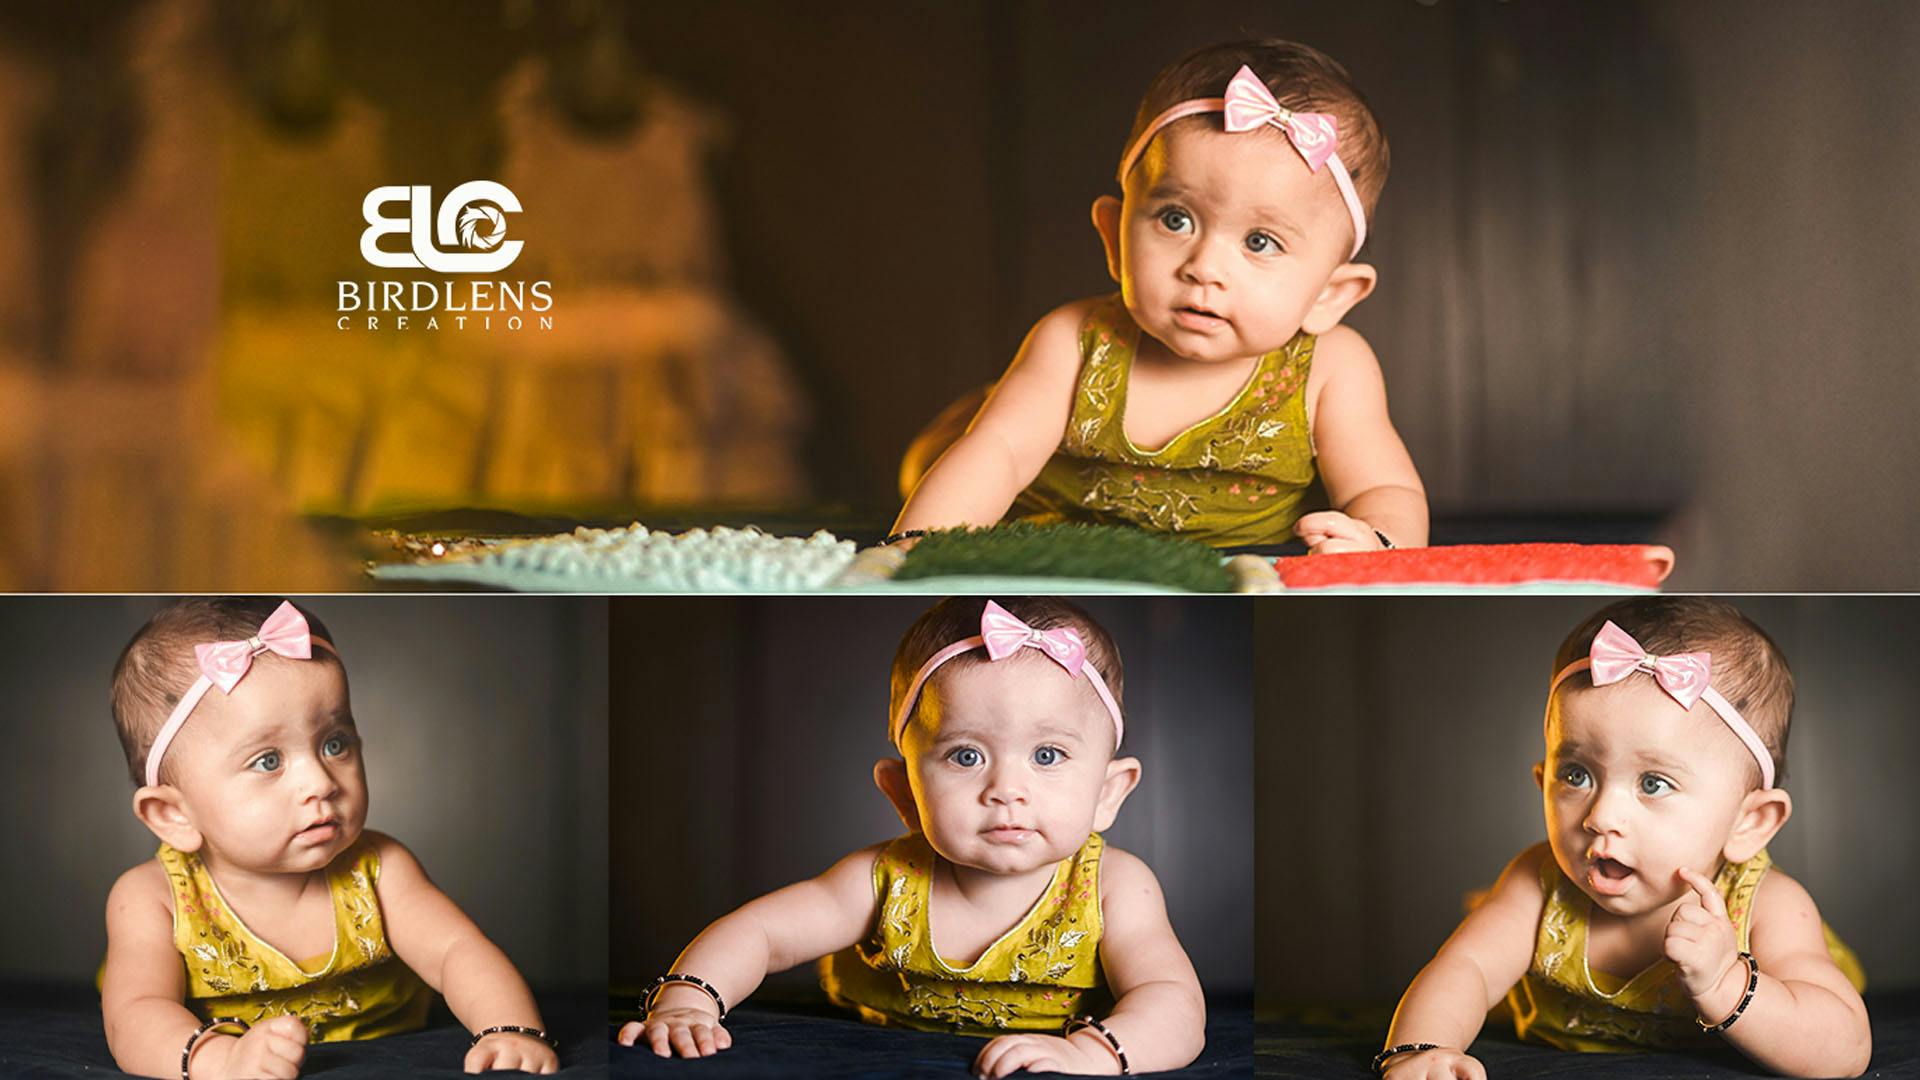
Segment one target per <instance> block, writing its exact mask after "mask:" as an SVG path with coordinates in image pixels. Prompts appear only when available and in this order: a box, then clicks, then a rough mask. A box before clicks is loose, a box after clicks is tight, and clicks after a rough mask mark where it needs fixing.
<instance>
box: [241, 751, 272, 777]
mask: <svg viewBox="0 0 1920 1080" xmlns="http://www.w3.org/2000/svg"><path fill="white" fill-rule="evenodd" d="M247 768H249V769H252V770H253V771H254V772H279V771H280V751H278V750H269V751H267V752H266V753H264V754H261V755H260V756H259V757H257V758H254V759H253V760H252V761H250V762H248V763H247Z"/></svg>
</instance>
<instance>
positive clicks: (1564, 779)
mask: <svg viewBox="0 0 1920 1080" xmlns="http://www.w3.org/2000/svg"><path fill="white" fill-rule="evenodd" d="M1559 779H1560V782H1561V783H1563V784H1565V785H1567V786H1568V787H1585V786H1587V780H1588V779H1589V777H1588V776H1587V770H1586V767H1585V766H1582V765H1562V766H1560V776H1559Z"/></svg>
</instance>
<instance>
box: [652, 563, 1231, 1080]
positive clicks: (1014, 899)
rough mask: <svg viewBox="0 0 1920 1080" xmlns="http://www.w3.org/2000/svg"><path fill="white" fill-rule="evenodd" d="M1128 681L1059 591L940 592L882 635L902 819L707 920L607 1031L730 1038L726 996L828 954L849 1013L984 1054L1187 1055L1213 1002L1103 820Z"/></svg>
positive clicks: (717, 1042)
mask: <svg viewBox="0 0 1920 1080" xmlns="http://www.w3.org/2000/svg"><path fill="white" fill-rule="evenodd" d="M1121 681H1122V669H1121V664H1120V653H1119V650H1118V649H1117V648H1116V647H1115V646H1114V643H1113V641H1112V639H1111V638H1109V637H1108V636H1107V633H1106V631H1104V630H1103V629H1101V627H1100V626H1099V625H1098V624H1097V623H1095V622H1094V621H1093V620H1092V619H1091V618H1089V617H1088V616H1087V615H1086V613H1085V612H1083V611H1081V610H1080V609H1078V608H1076V607H1073V606H1072V605H1069V604H1066V603H1062V602H1060V601H1056V600H1050V599H1044V598H1029V599H1019V600H1009V601H1007V606H1006V607H1001V606H1000V605H999V604H996V603H994V602H992V601H986V602H984V604H983V602H982V601H980V600H978V599H973V600H964V599H953V600H947V601H943V602H941V603H940V604H938V605H936V606H935V607H934V608H933V609H932V610H930V611H928V612H927V613H926V614H925V615H923V616H921V617H920V619H919V621H918V622H916V623H915V624H914V625H913V627H912V628H911V629H910V630H908V631H907V635H906V637H905V638H904V639H903V640H902V641H901V643H900V648H899V651H898V652H897V653H896V654H895V656H894V662H893V689H892V695H891V709H890V714H889V727H888V734H889V736H890V737H891V738H892V740H893V744H894V746H895V747H896V748H897V749H898V750H899V752H900V757H898V758H887V759H883V760H882V761H880V762H879V764H878V765H876V766H875V768H874V780H875V782H876V783H877V784H878V785H879V787H880V790H881V791H882V792H883V793H884V794H885V795H886V797H887V799H888V800H889V801H890V802H892V804H893V806H894V809H895V810H897V811H898V812H899V814H900V817H901V820H902V821H904V822H905V824H906V826H907V828H908V830H909V832H908V834H907V835H905V836H903V837H900V838H898V839H895V840H890V841H886V842H884V843H879V844H874V845H872V846H870V847H865V848H862V849H860V850H859V851H856V852H854V853H853V854H851V855H848V856H847V857H845V858H843V859H841V860H840V861H839V862H838V863H835V864H834V865H833V867H832V868H830V869H829V870H827V872H826V873H824V874H822V875H820V876H819V877H817V878H814V879H813V880H811V881H803V882H800V883H799V884H797V885H789V886H787V887H786V888H784V889H781V890H779V891H777V892H773V893H769V894H768V895H766V896H763V897H761V898H759V899H757V900H754V901H753V902H751V903H749V904H747V905H746V906H744V907H742V908H740V909H739V910H738V911H735V912H733V913H732V914H730V915H727V916H726V917H724V918H722V919H720V920H719V921H718V922H715V923H714V924H713V925H711V926H709V927H707V928H706V930H704V931H702V932H701V934H700V936H699V937H697V938H695V939H694V941H693V944H691V945H689V946H687V948H686V950H685V951H684V952H682V953H681V954H680V957H679V959H678V960H676V961H675V962H674V965H673V970H672V973H671V974H668V975H664V976H661V978H660V979H658V980H656V982H655V990H654V992H653V993H651V994H650V995H649V999H648V1001H647V1002H646V1005H647V1007H648V1009H649V1011H648V1013H647V1017H646V1019H645V1020H644V1021H641V1022H637V1023H630V1024H627V1025H626V1026H624V1027H622V1028H621V1029H620V1032H619V1036H618V1038H619V1041H620V1042H621V1043H622V1044H624V1045H627V1046H631V1045H633V1044H634V1043H635V1042H636V1041H638V1040H645V1041H646V1043H647V1044H648V1045H650V1046H651V1047H652V1048H653V1051H654V1052H655V1053H656V1054H660V1055H662V1056H671V1055H673V1054H679V1055H681V1056H684V1057H704V1056H706V1055H709V1054H712V1053H715V1052H716V1051H719V1050H724V1049H726V1048H727V1047H728V1046H730V1045H732V1042H733V1036H732V1034H731V1033H729V1032H728V1031H727V1029H726V1028H724V1027H722V1026H721V1021H722V1020H723V1019H725V1017H726V1012H727V1007H728V1004H729V1003H732V1002H737V1001H739V1000H741V999H742V998H744V997H745V996H746V995H748V994H750V993H752V992H753V990H754V988H755V987H757V986H759V985H760V981H761V980H762V979H763V978H764V977H765V976H766V975H767V973H768V972H772V971H779V970H781V969H784V968H789V967H793V966H794V965H796V964H801V963H804V962H806V961H809V960H813V959H815V958H817V957H825V959H824V960H823V961H822V962H821V965H820V973H821V982H822V985H823V986H824V987H825V988H826V990H827V992H828V994H829V995H830V996H831V997H832V998H833V999H834V1000H835V1001H836V1002H838V1003H839V1004H841V1005H843V1006H846V1007H848V1008H850V1009H853V1010H854V1011H856V1012H857V1013H858V1014H859V1015H860V1016H861V1018H862V1019H865V1020H867V1021H869V1022H872V1023H876V1024H894V1025H900V1026H905V1027H911V1028H919V1029H924V1030H929V1031H948V1032H958V1033H963V1034H975V1035H987V1036H993V1038H992V1039H991V1041H989V1042H988V1043H987V1044H986V1046H985V1047H983V1048H982V1049H981V1051H980V1053H979V1055H978V1056H977V1057H975V1059H974V1062H973V1070H974V1072H975V1073H976V1074H977V1075H980V1076H989V1077H991V1076H1005V1075H1007V1074H1008V1073H1012V1072H1015V1071H1018V1070H1021V1069H1027V1070H1031V1071H1034V1072H1043V1071H1045V1072H1065V1073H1119V1072H1123V1071H1127V1070H1129V1069H1130V1070H1131V1071H1133V1072H1152V1071H1156V1070H1160V1069H1174V1068H1179V1067H1181V1066H1183V1065H1185V1064H1187V1063H1188V1062H1190V1061H1192V1060H1193V1059H1194V1058H1195V1057H1196V1056H1198V1055H1199V1053H1200V1048H1201V1045H1202V1043H1203V1030H1204V1027H1205V1010H1206V1007H1205V1004H1204V1002H1203V1001H1202V998H1201V994H1200V985H1199V980H1198V979H1197V978H1196V977H1195V975H1194V971H1193V965H1192V963H1191V962H1190V961H1189V960H1188V959H1187V955H1186V952H1185V951H1184V950H1183V949H1182V948H1181V946H1180V942H1179V940H1178V939H1177V938H1176V937H1175V936H1174V933H1173V927H1172V926H1171V925H1170V924H1169V923H1168V920H1167V912H1166V905H1165V902H1164V900H1163V899H1162V896H1161V892H1160V886H1159V883H1158V882H1157V881H1156V880H1155V879H1154V876H1153V872H1152V871H1151V870H1149V869H1148V868H1147V866H1146V864H1144V863H1142V862H1141V861H1140V860H1139V859H1137V858H1135V857H1134V856H1132V855H1129V854H1127V853H1126V852H1124V851H1121V850H1119V849H1118V848H1110V847H1107V846H1106V845H1105V844H1104V843H1103V842H1102V840H1101V837H1100V832H1099V830H1101V829H1105V828H1108V827H1109V826H1111V825H1112V824H1113V820H1114V817H1115V815H1117V814H1118V813H1119V812H1120V804H1121V803H1123V802H1125V801H1126V798H1127V795H1128V794H1129V793H1130V792H1131V791H1132V790H1133V788H1134V785H1135V784H1137V783H1138V782H1139V780H1140V762H1139V761H1138V760H1136V759H1134V758H1126V757H1116V756H1115V754H1116V752H1117V749H1118V747H1119V745H1120V741H1121V737H1122V735H1123V733H1124V717H1125V712H1124V710H1123V708H1122V705H1121V702H1122V696H1121V695H1122V685H1121ZM1109 995H1110V996H1109ZM1109 1001H1111V1007H1110V1008H1108V1009H1107V1010H1106V1012H1105V1016H1104V1018H1096V1017H1095V1016H1093V1015H1090V1014H1091V1013H1092V1012H1093V1008H1094V1003H1095V1002H1099V1003H1101V1004H1102V1005H1104V1004H1106V1003H1108V1002H1109ZM1083 1014H1089V1015H1083Z"/></svg>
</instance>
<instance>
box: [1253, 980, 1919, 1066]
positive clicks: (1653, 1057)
mask: <svg viewBox="0 0 1920 1080" xmlns="http://www.w3.org/2000/svg"><path fill="white" fill-rule="evenodd" d="M1867 1013H1868V1015H1869V1016H1870V1017H1872V1019H1873V1063H1872V1064H1871V1065H1870V1066H1869V1067H1868V1069H1867V1073H1866V1075H1867V1076H1869V1077H1906V1078H1915V1080H1920V992H1907V993H1901V994H1869V995H1867ZM1390 1017H1391V1014H1390V1013H1389V1012H1387V1011H1386V1010H1360V1009H1347V1010H1335V1009H1317V1010H1307V1009H1290V1010H1287V1011H1286V1013H1285V1014H1284V1015H1281V1016H1276V1017H1268V1018H1263V1019H1262V1020H1261V1021H1260V1023H1259V1025H1258V1029H1259V1030H1258V1037H1257V1039H1256V1042H1255V1057H1254V1074H1255V1075H1256V1076H1260V1077H1288V1078H1294V1077H1298V1078H1301V1080H1365V1078H1367V1077H1370V1076H1372V1075H1373V1074H1372V1073H1370V1072H1368V1071H1367V1064H1368V1062H1370V1061H1371V1060H1372V1059H1373V1055H1374V1054H1376V1053H1378V1052H1379V1051H1380V1040H1381V1038H1382V1037H1383V1036H1384V1035H1385V1034H1386V1030H1387V1022H1388V1020H1389V1019H1390ZM1472 1052H1473V1056H1474V1057H1477V1058H1479V1059H1480V1062H1481V1064H1483V1065H1485V1066H1486V1067H1487V1076H1488V1077H1489V1080H1510V1078H1511V1080H1530V1078H1535V1077H1550V1078H1552V1080H1732V1078H1736V1077H1737V1078H1740V1080H1752V1078H1754V1077H1763V1076H1769V1075H1771V1074H1770V1073H1767V1072H1764V1071H1762V1070H1761V1069H1760V1068H1759V1067H1758V1066H1756V1065H1754V1064H1753V1063H1752V1062H1749V1061H1747V1060H1746V1059H1745V1058H1743V1057H1741V1056H1740V1055H1738V1054H1735V1053H1731V1052H1727V1053H1722V1054H1713V1055H1706V1054H1651V1053H1649V1054H1578V1053H1571V1052H1568V1051H1564V1050H1554V1049H1552V1048H1550V1047H1544V1046H1531V1045H1524V1044H1522V1043H1520V1042H1519V1041H1517V1040H1515V1039H1514V1037H1513V1029H1512V1027H1511V1026H1508V1027H1505V1028H1499V1027H1496V1025H1494V1024H1488V1025H1487V1029H1486V1030H1485V1031H1483V1032H1482V1033H1481V1035H1480V1039H1479V1041H1477V1042H1475V1043H1474V1044H1473V1047H1472Z"/></svg>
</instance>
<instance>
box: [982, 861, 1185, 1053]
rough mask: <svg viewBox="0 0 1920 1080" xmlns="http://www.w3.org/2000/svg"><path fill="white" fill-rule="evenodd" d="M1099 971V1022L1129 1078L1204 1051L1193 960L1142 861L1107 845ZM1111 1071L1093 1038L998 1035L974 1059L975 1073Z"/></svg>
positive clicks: (1104, 1048)
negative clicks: (1104, 1008)
mask: <svg viewBox="0 0 1920 1080" xmlns="http://www.w3.org/2000/svg"><path fill="white" fill-rule="evenodd" d="M1100 912H1101V919H1102V921H1103V922H1104V924H1105V927H1104V932H1103V934H1102V936H1101V939H1100V967H1101V969H1102V970H1103V971H1104V972H1105V973H1106V977H1107V985H1108V986H1109V987H1110V988H1111V989H1112V990H1113V994H1114V998H1115V1000H1114V1005H1113V1011H1112V1012H1111V1013H1109V1014H1107V1016H1106V1017H1105V1018H1104V1019H1103V1020H1102V1021H1101V1022H1102V1023H1103V1024H1105V1025H1106V1027H1107V1029H1108V1030H1109V1031H1111V1032H1113V1035H1114V1038H1116V1039H1118V1040H1119V1041H1120V1045H1121V1047H1122V1048H1123V1049H1125V1050H1126V1052H1127V1066H1128V1068H1129V1070H1130V1071H1132V1072H1136V1073H1149V1072H1160V1071H1161V1070H1164V1069H1178V1068H1182V1067H1184V1066H1186V1065H1188V1064H1189V1063H1191V1062H1192V1061H1193V1059H1194V1058H1197V1057H1199V1056H1200V1051H1201V1049H1202V1048H1203V1047H1204V1046H1205V1045H1206V1029H1207V1003H1206V999H1205V997H1204V996H1203V995H1202V994H1201V992H1200V979H1199V977H1198V976H1196V975H1195V974H1194V973H1193V961H1191V960H1189V959H1187V952H1186V950H1185V949H1183V948H1181V946H1180V939H1179V938H1178V937H1175V936H1174V933H1173V925H1172V924H1171V923H1170V922H1168V921H1167V903H1166V899H1165V898H1164V897H1163V896H1162V895H1161V893H1160V882H1159V881H1158V880H1156V879H1155V878H1154V876H1153V871H1152V870H1151V869H1149V868H1148V867H1147V864H1146V863H1143V862H1141V861H1140V860H1139V859H1138V858H1135V857H1134V856H1133V855H1130V854H1128V853H1127V852H1124V851H1121V850H1119V849H1118V848H1112V847H1109V848H1108V849H1107V850H1106V854H1105V855H1104V856H1103V857H1102V858H1101V860H1100ZM1019 1069H1026V1070H1027V1071H1029V1072H1065V1073H1094V1074H1098V1073H1118V1072H1119V1071H1120V1061H1119V1058H1118V1057H1117V1056H1116V1055H1115V1054H1114V1051H1113V1049H1112V1047H1111V1046H1109V1045H1108V1044H1107V1041H1106V1040H1105V1039H1103V1038H1102V1037H1101V1036H1100V1034H1099V1033H1098V1032H1096V1031H1093V1030H1091V1029H1088V1028H1080V1029H1078V1030H1076V1031H1075V1032H1074V1033H1073V1034H1072V1035H1069V1036H1067V1037H1065V1038H1061V1037H1060V1036H1058V1035H1002V1036H1000V1037H999V1038H997V1039H994V1040H993V1041H992V1042H989V1043H988V1044H987V1045H986V1048H985V1049H983V1050H981V1051H980V1055H979V1057H977V1058H975V1059H974V1072H975V1074H977V1075H979V1076H983V1077H995V1076H1006V1075H1007V1074H1009V1073H1012V1072H1014V1071H1016V1070H1019Z"/></svg>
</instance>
